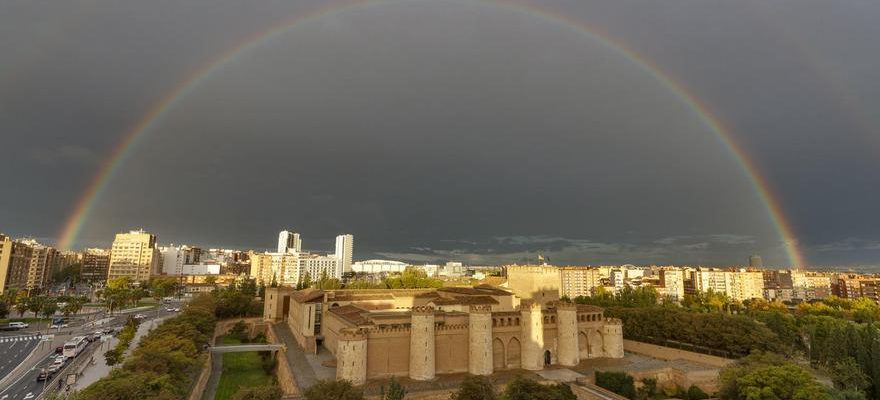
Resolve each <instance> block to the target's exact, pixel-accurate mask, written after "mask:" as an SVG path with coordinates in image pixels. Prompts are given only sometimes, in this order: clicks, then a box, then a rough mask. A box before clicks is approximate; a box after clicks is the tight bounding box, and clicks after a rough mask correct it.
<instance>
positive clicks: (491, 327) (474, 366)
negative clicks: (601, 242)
mask: <svg viewBox="0 0 880 400" xmlns="http://www.w3.org/2000/svg"><path fill="white" fill-rule="evenodd" d="M340 307H343V308H340V309H336V310H339V311H338V312H332V311H331V312H328V313H325V314H324V316H325V318H324V320H323V334H324V345H325V346H327V347H328V348H330V346H331V345H333V346H334V347H335V348H334V349H333V350H332V352H333V353H335V354H336V357H337V376H338V377H340V379H349V380H351V381H353V382H356V384H359V383H357V382H365V381H366V380H368V379H387V378H388V377H390V376H398V377H409V378H411V379H414V380H422V381H424V380H432V379H434V378H435V377H436V375H437V374H450V373H470V374H474V375H490V374H492V373H494V372H496V371H500V370H505V369H517V368H523V369H527V370H541V369H543V368H544V367H545V365H547V364H548V361H549V364H558V365H564V366H574V365H577V364H578V363H579V362H581V361H582V360H586V359H590V358H599V357H622V356H623V340H622V339H623V337H622V329H621V328H622V326H621V325H620V321H619V320H616V319H611V318H604V317H603V315H602V310H601V309H600V308H598V307H591V306H583V305H573V304H568V303H551V304H549V305H543V304H542V303H540V302H537V301H528V300H525V301H522V303H521V304H520V307H519V308H518V311H503V312H496V311H493V306H492V305H488V304H472V305H468V306H467V309H466V311H465V312H462V311H449V310H446V311H440V310H436V309H434V307H433V306H431V305H423V306H415V307H412V308H410V309H408V310H399V311H398V310H387V309H385V310H369V309H366V308H364V309H361V310H358V309H357V308H351V307H349V308H344V307H345V306H340ZM331 310H334V309H331Z"/></svg>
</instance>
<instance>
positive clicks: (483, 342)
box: [468, 305, 492, 375]
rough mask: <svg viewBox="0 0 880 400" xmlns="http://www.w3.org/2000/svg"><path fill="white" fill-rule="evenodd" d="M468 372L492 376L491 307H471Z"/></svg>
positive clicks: (469, 315) (469, 316)
mask: <svg viewBox="0 0 880 400" xmlns="http://www.w3.org/2000/svg"><path fill="white" fill-rule="evenodd" d="M468 339H469V340H468V372H469V373H471V374H472V375H491V374H492V306H489V305H472V306H471V307H470V313H469V314H468Z"/></svg>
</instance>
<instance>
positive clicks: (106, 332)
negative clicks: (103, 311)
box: [101, 328, 113, 335]
mask: <svg viewBox="0 0 880 400" xmlns="http://www.w3.org/2000/svg"><path fill="white" fill-rule="evenodd" d="M101 332H103V333H104V334H105V335H109V334H111V333H113V328H104V330H103V331H101Z"/></svg>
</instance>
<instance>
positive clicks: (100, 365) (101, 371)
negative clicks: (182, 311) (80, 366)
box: [72, 316, 170, 390]
mask: <svg viewBox="0 0 880 400" xmlns="http://www.w3.org/2000/svg"><path fill="white" fill-rule="evenodd" d="M169 317H170V316H166V317H163V318H159V319H154V320H149V321H144V322H143V323H141V324H140V325H138V330H137V332H135V334H134V339H132V341H131V345H129V346H128V349H126V350H125V353H124V354H125V357H128V356H129V355H131V352H132V351H134V349H135V348H136V347H137V345H138V343H140V341H141V338H143V337H144V335H146V334H147V333H149V332H150V331H151V330H153V328H154V327H156V326H159V324H161V323H162V321H164V320H165V319H166V318H169ZM117 343H119V339H116V337H111V338H110V340H108V341H107V342H102V343H100V345H101V348H99V349H98V350H96V351H95V353H94V360H95V363H94V364H92V365H89V366H87V367H86V369H84V370H83V372H82V375H80V376H79V377H77V379H76V384H75V385H73V387H72V389H73V390H83V389H85V388H86V387H88V386H89V385H91V384H93V383H95V382H97V381H98V380H99V379H101V378H103V377H105V376H107V375H109V374H110V371H112V370H113V368H114V367H116V366H109V365H107V360H106V359H105V358H104V352H106V351H108V350H110V349H112V348H113V347H114V346H116V344H117ZM123 362H124V361H123Z"/></svg>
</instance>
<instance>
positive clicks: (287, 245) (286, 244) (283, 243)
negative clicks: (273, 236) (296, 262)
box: [277, 231, 302, 253]
mask: <svg viewBox="0 0 880 400" xmlns="http://www.w3.org/2000/svg"><path fill="white" fill-rule="evenodd" d="M300 251H302V239H301V238H300V237H299V233H296V232H291V231H281V232H279V233H278V251H277V252H278V253H288V252H300Z"/></svg>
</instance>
